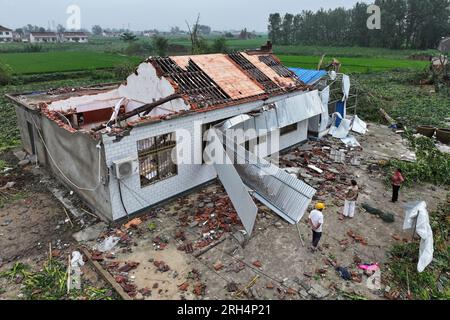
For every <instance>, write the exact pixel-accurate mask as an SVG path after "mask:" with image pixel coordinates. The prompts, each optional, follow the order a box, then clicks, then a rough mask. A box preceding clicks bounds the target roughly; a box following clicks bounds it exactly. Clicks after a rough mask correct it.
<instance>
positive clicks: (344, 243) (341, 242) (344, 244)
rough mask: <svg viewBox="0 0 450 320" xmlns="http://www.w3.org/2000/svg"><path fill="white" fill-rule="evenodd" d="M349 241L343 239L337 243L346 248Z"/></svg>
mask: <svg viewBox="0 0 450 320" xmlns="http://www.w3.org/2000/svg"><path fill="white" fill-rule="evenodd" d="M349 242H350V241H349V240H348V239H343V240H341V241H339V244H340V245H341V246H346V245H348V244H349Z"/></svg>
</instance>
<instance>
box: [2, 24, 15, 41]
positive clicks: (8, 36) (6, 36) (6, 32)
mask: <svg viewBox="0 0 450 320" xmlns="http://www.w3.org/2000/svg"><path fill="white" fill-rule="evenodd" d="M12 41H13V31H12V30H11V29H8V28H5V27H3V26H0V42H12Z"/></svg>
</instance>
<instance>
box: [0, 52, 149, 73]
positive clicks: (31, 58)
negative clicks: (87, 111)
mask: <svg viewBox="0 0 450 320" xmlns="http://www.w3.org/2000/svg"><path fill="white" fill-rule="evenodd" d="M139 60H140V58H136V57H127V56H124V55H117V54H107V53H97V52H89V51H49V52H37V53H3V54H0V62H2V63H5V64H7V65H9V66H10V67H11V69H12V71H13V73H14V74H38V73H51V72H67V71H81V70H95V69H107V68H112V67H114V66H115V65H117V64H120V63H124V62H127V61H130V62H134V63H137V62H139Z"/></svg>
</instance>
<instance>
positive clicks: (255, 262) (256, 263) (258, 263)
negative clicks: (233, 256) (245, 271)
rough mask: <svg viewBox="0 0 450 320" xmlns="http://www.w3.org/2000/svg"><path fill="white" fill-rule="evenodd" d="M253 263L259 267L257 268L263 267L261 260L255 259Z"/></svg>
mask: <svg viewBox="0 0 450 320" xmlns="http://www.w3.org/2000/svg"><path fill="white" fill-rule="evenodd" d="M252 264H253V265H254V266H255V267H257V268H261V267H262V264H261V261H259V260H256V261H253V262H252Z"/></svg>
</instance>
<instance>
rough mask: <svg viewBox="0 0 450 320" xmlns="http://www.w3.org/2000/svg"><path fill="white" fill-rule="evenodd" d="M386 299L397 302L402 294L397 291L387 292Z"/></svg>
mask: <svg viewBox="0 0 450 320" xmlns="http://www.w3.org/2000/svg"><path fill="white" fill-rule="evenodd" d="M384 297H385V298H386V299H389V300H397V299H398V298H399V297H400V293H399V292H398V291H397V290H392V291H390V292H385V293H384Z"/></svg>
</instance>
